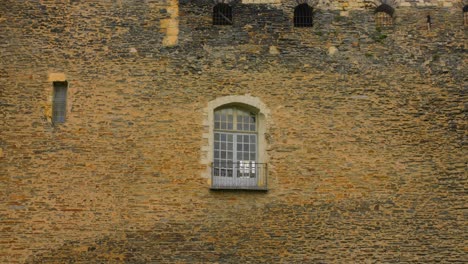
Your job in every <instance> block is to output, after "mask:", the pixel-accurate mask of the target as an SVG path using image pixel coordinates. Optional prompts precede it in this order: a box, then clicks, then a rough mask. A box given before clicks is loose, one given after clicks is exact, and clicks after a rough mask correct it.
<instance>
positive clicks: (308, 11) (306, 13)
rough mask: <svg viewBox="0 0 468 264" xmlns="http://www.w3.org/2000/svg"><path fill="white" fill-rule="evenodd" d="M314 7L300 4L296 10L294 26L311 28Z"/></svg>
mask: <svg viewBox="0 0 468 264" xmlns="http://www.w3.org/2000/svg"><path fill="white" fill-rule="evenodd" d="M312 19H313V13H312V7H310V6H309V5H307V4H300V5H298V6H297V7H296V8H295V9H294V26H295V27H311V26H312V24H313V23H312V22H313V21H312Z"/></svg>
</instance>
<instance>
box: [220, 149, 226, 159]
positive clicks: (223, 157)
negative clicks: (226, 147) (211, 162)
mask: <svg viewBox="0 0 468 264" xmlns="http://www.w3.org/2000/svg"><path fill="white" fill-rule="evenodd" d="M221 158H222V159H225V158H226V152H225V151H221Z"/></svg>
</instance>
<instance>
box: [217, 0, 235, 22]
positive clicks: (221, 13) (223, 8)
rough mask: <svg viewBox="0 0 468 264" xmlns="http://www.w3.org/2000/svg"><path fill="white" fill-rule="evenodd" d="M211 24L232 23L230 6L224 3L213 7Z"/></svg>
mask: <svg viewBox="0 0 468 264" xmlns="http://www.w3.org/2000/svg"><path fill="white" fill-rule="evenodd" d="M213 25H232V7H231V6H230V5H228V4H225V3H219V4H216V5H215V6H214V7H213Z"/></svg>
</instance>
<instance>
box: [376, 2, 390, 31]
mask: <svg viewBox="0 0 468 264" xmlns="http://www.w3.org/2000/svg"><path fill="white" fill-rule="evenodd" d="M394 12H395V10H394V9H393V7H391V6H389V5H386V4H382V5H380V6H378V7H377V8H376V9H375V25H376V26H377V27H389V26H392V25H393V13H394Z"/></svg>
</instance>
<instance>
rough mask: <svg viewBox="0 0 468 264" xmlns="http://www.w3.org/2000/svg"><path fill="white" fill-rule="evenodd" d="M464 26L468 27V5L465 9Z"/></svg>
mask: <svg viewBox="0 0 468 264" xmlns="http://www.w3.org/2000/svg"><path fill="white" fill-rule="evenodd" d="M463 24H464V25H465V26H468V5H465V6H464V7H463Z"/></svg>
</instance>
